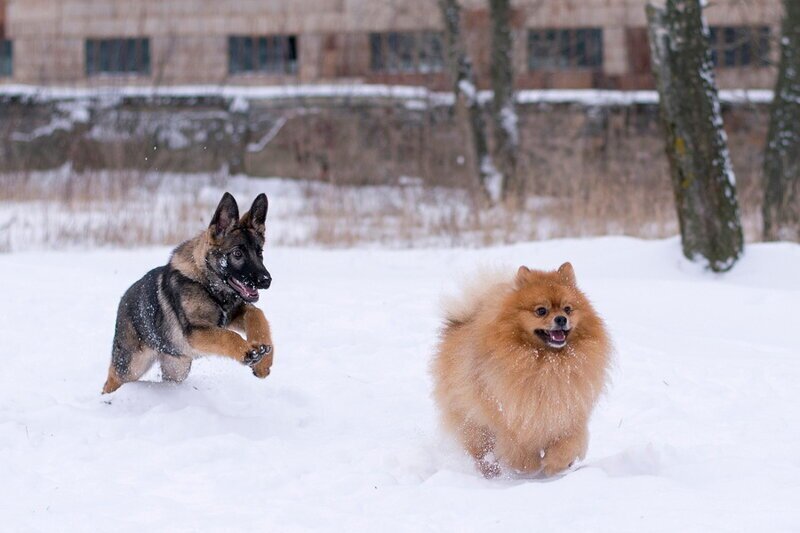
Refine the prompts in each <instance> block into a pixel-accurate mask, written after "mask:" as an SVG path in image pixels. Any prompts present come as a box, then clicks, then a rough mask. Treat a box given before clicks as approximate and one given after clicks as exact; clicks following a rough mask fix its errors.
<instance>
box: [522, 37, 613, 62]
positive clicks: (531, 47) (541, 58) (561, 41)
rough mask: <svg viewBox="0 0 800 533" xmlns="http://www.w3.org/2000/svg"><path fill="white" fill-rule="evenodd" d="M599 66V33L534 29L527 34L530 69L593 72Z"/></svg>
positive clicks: (600, 42)
mask: <svg viewBox="0 0 800 533" xmlns="http://www.w3.org/2000/svg"><path fill="white" fill-rule="evenodd" d="M602 66H603V30H601V29H599V28H572V29H541V30H539V29H537V30H530V31H529V32H528V68H529V69H530V70H567V69H590V68H591V69H596V68H600V67H602Z"/></svg>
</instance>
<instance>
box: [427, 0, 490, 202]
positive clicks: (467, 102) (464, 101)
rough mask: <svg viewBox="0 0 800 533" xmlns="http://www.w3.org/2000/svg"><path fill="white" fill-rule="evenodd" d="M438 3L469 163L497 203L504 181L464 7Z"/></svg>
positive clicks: (445, 0)
mask: <svg viewBox="0 0 800 533" xmlns="http://www.w3.org/2000/svg"><path fill="white" fill-rule="evenodd" d="M438 1H439V9H440V10H441V13H442V19H443V21H444V29H445V31H444V35H445V45H446V48H447V59H448V64H449V67H450V72H451V75H452V78H453V93H454V94H455V98H456V102H455V108H456V114H457V116H458V119H459V122H460V123H461V124H462V127H463V129H464V132H465V134H466V135H467V137H468V138H469V139H470V141H469V142H470V145H471V146H470V148H471V150H468V153H467V155H466V158H467V163H468V164H469V166H470V167H471V168H472V169H473V171H474V173H475V176H476V177H477V179H478V181H479V183H480V187H481V190H482V191H483V192H484V193H485V195H486V198H487V199H489V201H491V202H492V203H495V202H497V201H499V200H500V197H501V196H502V178H501V176H500V174H499V173H498V172H497V170H496V169H495V166H494V163H493V162H492V157H491V155H490V154H489V144H488V142H487V139H486V120H485V118H484V116H483V109H482V108H481V104H480V101H479V100H478V88H477V85H476V83H475V73H474V71H473V69H472V61H470V58H469V55H468V54H467V47H466V44H465V42H464V36H463V34H462V33H461V7H460V6H459V4H458V0H438Z"/></svg>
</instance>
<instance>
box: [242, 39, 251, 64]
mask: <svg viewBox="0 0 800 533" xmlns="http://www.w3.org/2000/svg"><path fill="white" fill-rule="evenodd" d="M241 50H242V57H241V62H242V70H244V71H246V72H252V71H253V39H252V38H250V37H245V38H243V39H242V48H241Z"/></svg>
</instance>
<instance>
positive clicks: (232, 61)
mask: <svg viewBox="0 0 800 533" xmlns="http://www.w3.org/2000/svg"><path fill="white" fill-rule="evenodd" d="M240 42H241V39H240V38H239V37H228V72H230V73H231V74H237V73H239V72H241V71H242V63H241V61H240V59H239V58H240V57H241V52H240V50H239V44H240Z"/></svg>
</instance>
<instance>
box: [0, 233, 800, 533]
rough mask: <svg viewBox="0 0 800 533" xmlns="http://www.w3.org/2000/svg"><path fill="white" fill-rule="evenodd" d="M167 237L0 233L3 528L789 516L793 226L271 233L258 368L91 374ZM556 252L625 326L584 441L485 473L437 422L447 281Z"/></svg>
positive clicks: (375, 525)
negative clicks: (410, 235) (558, 457)
mask: <svg viewBox="0 0 800 533" xmlns="http://www.w3.org/2000/svg"><path fill="white" fill-rule="evenodd" d="M167 253H168V250H166V249H151V250H146V251H113V250H112V251H85V252H78V251H62V252H37V251H31V252H22V253H16V254H9V255H0V279H2V280H3V283H2V296H3V303H2V304H0V339H2V342H1V344H0V361H2V372H1V373H0V480H2V482H0V523H2V526H0V529H2V530H4V531H112V530H113V531H120V532H122V531H280V532H291V531H314V530H332V531H376V530H381V531H413V532H418V531H533V530H536V531H561V530H570V531H615V532H616V531H636V532H640V531H648V532H650V531H669V532H674V531H702V532H708V531H756V530H758V531H770V532H772V531H797V530H800V508H798V505H797V503H798V495H800V458H799V456H798V453H797V449H798V442H799V441H800V410H799V409H798V408H799V407H800V387H798V385H797V384H798V380H799V379H800V357H798V356H800V341H798V325H800V323H798V321H797V305H798V302H800V246H797V245H791V244H758V245H752V246H750V247H749V248H748V250H747V254H746V256H745V258H744V259H743V260H742V262H741V263H740V264H739V265H738V266H737V267H736V268H735V269H734V271H733V272H731V273H729V274H727V275H724V276H715V275H712V274H708V273H704V272H701V271H700V270H699V269H698V268H697V267H696V266H695V265H692V264H689V263H688V262H686V261H683V260H682V259H680V252H679V243H678V242H677V240H675V239H670V240H666V241H638V240H634V239H625V238H599V239H588V240H573V241H566V240H562V241H549V242H539V243H532V244H520V245H515V246H508V247H502V248H492V249H483V250H477V249H476V250H463V249H439V250H437V249H430V250H416V251H413V250H412V251H380V250H337V251H323V250H303V249H290V248H274V249H270V250H268V251H267V253H266V263H267V266H268V268H269V269H270V271H271V272H272V274H273V276H274V279H275V282H274V284H273V287H272V288H271V289H270V290H269V291H267V292H266V293H264V294H263V298H262V304H261V305H262V307H263V308H264V309H265V311H266V312H267V314H268V316H269V318H270V319H271V321H272V324H273V329H274V336H275V343H276V362H275V366H274V370H273V373H272V375H271V376H270V377H269V378H267V380H265V381H261V380H258V379H256V378H255V377H253V376H252V375H251V374H250V372H249V370H248V369H246V368H244V367H242V366H239V365H237V364H235V363H232V362H229V361H226V360H222V359H216V358H207V359H204V360H200V361H198V362H197V363H196V365H195V368H194V370H193V372H192V374H191V376H190V377H189V379H188V380H187V381H186V382H185V383H183V384H182V385H177V386H176V385H170V384H162V383H157V382H149V383H135V384H129V385H126V386H124V387H123V388H122V389H120V390H119V391H118V392H117V393H115V394H114V395H112V396H111V397H101V396H100V394H99V391H100V388H101V386H102V384H103V381H104V378H105V372H106V367H107V364H108V359H109V349H110V343H111V338H112V330H113V324H114V313H115V308H116V304H117V301H118V298H119V296H120V295H121V294H122V292H123V291H124V290H125V288H126V287H127V286H128V285H129V284H130V283H131V282H132V281H134V280H135V279H137V278H138V277H139V276H141V275H142V274H143V273H144V272H145V271H146V270H148V269H149V268H151V267H152V266H155V265H157V264H161V263H163V262H164V261H165V260H166V256H167ZM564 260H571V261H572V262H573V264H574V265H575V268H576V272H577V275H578V279H579V282H580V284H581V286H582V287H583V288H584V289H585V290H586V292H587V293H588V294H589V295H590V296H591V297H592V298H593V300H594V301H595V303H596V306H597V308H598V309H599V310H600V311H601V312H602V313H603V314H604V316H605V318H606V319H607V322H608V324H609V326H610V328H611V330H612V333H613V338H614V341H615V344H616V348H617V356H616V365H615V368H614V371H613V385H612V386H611V387H610V389H609V392H608V394H607V395H606V396H605V397H604V399H603V400H602V402H601V404H600V405H599V407H598V409H597V411H596V413H595V416H594V418H593V420H592V423H591V428H590V429H591V435H592V437H591V443H590V447H589V454H588V457H587V458H586V460H585V462H583V463H582V464H581V465H580V466H579V467H578V468H577V469H576V470H574V471H572V472H570V473H569V474H567V475H566V476H564V477H561V478H559V479H554V480H548V481H542V480H526V479H515V478H503V479H499V480H493V481H487V480H485V479H483V478H482V477H481V476H480V475H479V474H478V473H477V472H476V471H475V470H474V469H473V467H472V464H471V462H470V461H469V460H468V459H467V457H465V456H464V455H463V454H462V453H461V452H460V451H459V449H458V448H457V447H456V446H455V445H454V444H453V443H451V442H450V441H449V440H447V439H446V438H445V437H444V436H443V435H442V434H440V432H439V430H438V429H437V423H436V416H435V412H434V408H433V404H432V402H431V399H430V394H429V391H430V379H429V376H428V373H427V366H428V361H429V358H430V355H431V351H432V349H433V346H434V343H435V341H436V334H437V328H438V324H439V319H438V300H439V296H440V295H441V293H442V292H448V291H450V290H452V289H453V287H454V286H456V284H455V280H457V279H458V278H459V277H460V276H462V275H464V274H467V273H469V272H470V271H471V270H473V268H475V267H477V266H478V265H480V264H487V263H489V264H496V263H501V264H508V265H511V266H512V267H513V266H516V265H518V264H520V263H525V264H528V265H531V266H536V267H542V268H551V267H555V266H557V265H558V264H560V263H561V262H562V261H564ZM793 324H794V325H793ZM151 377H152V378H153V379H157V376H151Z"/></svg>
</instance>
